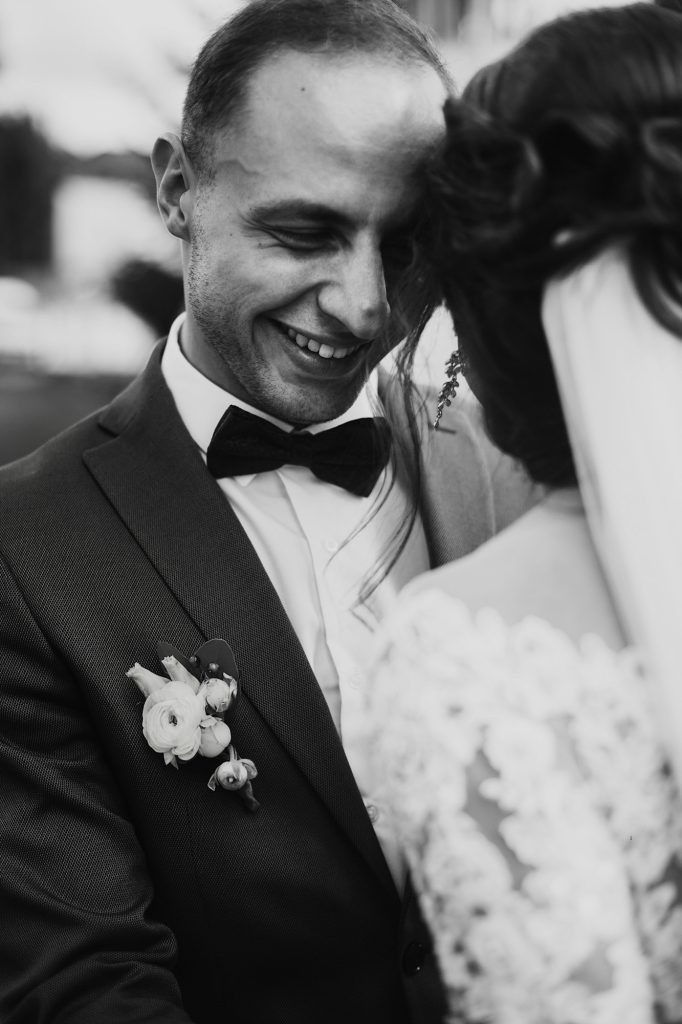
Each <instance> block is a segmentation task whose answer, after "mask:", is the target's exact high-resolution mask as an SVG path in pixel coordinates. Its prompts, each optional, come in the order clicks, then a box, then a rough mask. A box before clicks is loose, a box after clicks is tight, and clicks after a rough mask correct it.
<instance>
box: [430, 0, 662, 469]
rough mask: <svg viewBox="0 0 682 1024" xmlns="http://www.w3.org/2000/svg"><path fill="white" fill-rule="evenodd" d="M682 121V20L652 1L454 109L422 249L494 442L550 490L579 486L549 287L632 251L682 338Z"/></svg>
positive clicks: (526, 55) (602, 14) (529, 53)
mask: <svg viewBox="0 0 682 1024" xmlns="http://www.w3.org/2000/svg"><path fill="white" fill-rule="evenodd" d="M678 9H679V4H678ZM681 110H682V18H680V17H679V16H678V14H677V13H673V12H672V11H671V10H670V9H669V8H668V5H667V4H666V5H665V6H656V5H654V4H650V3H636V4H631V5H628V6H624V7H619V8H603V9H594V10H589V11H583V12H580V13H576V14H573V15H569V16H567V17H564V18H561V19H559V20H557V21H555V22H552V23H549V24H547V25H545V26H543V27H541V28H539V29H537V30H536V31H535V32H534V33H532V34H531V35H530V36H529V37H528V38H527V39H526V40H525V41H524V42H523V43H521V45H520V46H519V47H517V48H516V49H515V50H513V51H512V52H511V54H509V56H507V57H506V58H505V59H503V60H501V61H500V62H498V63H496V64H494V65H491V66H490V67H488V68H485V69H484V70H483V71H481V72H479V73H478V74H477V75H476V76H475V77H474V78H473V80H472V81H471V82H470V83H469V85H468V86H467V87H466V89H465V91H464V94H463V97H462V99H461V100H454V101H453V100H451V101H449V103H448V105H447V108H446V120H447V124H448V132H447V138H446V141H445V143H444V144H443V148H442V149H441V152H440V154H439V155H438V156H437V158H436V159H435V161H434V164H433V166H432V168H431V171H430V186H429V190H428V193H429V194H428V198H427V206H428V208H429V217H428V227H427V230H426V233H425V237H424V241H423V251H424V255H425V257H426V258H427V259H429V260H430V261H431V264H432V267H433V271H434V275H435V276H436V277H437V279H438V281H439V284H440V287H441V292H442V294H443V296H444V297H445V301H446V303H447V305H448V306H449V308H450V310H451V312H452V314H453V319H454V321H455V327H456V329H457V333H458V336H459V342H460V351H461V353H462V355H463V358H464V362H465V365H466V367H467V369H468V373H469V375H470V379H471V382H472V385H473V387H474V390H475V391H476V393H477V395H478V397H479V399H480V400H481V404H482V406H483V410H484V413H485V418H486V423H487V426H488V432H489V434H490V435H491V437H492V439H493V441H494V442H495V443H496V444H497V445H498V446H499V447H500V448H501V449H502V450H504V451H506V452H508V453H509V454H511V455H512V456H514V457H516V458H517V459H519V460H520V461H521V462H522V463H523V464H524V465H525V466H526V468H527V469H528V471H529V472H530V474H531V476H532V477H533V478H534V479H535V480H537V481H539V482H541V483H545V484H549V485H558V486H561V485H567V484H571V483H574V482H575V468H574V464H573V458H572V453H571V447H570V444H569V439H568V436H567V431H566V425H565V420H564V417H563V414H562V409H561V404H560V400H559V394H558V389H557V386H556V381H555V378H554V372H553V368H552V362H551V358H550V353H549V350H548V346H547V342H546V337H545V333H544V328H543V325H542V320H541V303H542V294H543V289H544V285H545V284H546V282H547V281H548V280H549V279H550V278H551V277H554V276H557V275H560V274H562V273H565V272H568V271H570V270H571V269H573V268H574V267H576V266H579V265H581V264H582V263H584V262H587V261H588V260H589V259H590V258H592V257H593V256H594V255H595V254H596V253H597V252H599V251H600V250H602V249H603V248H605V247H607V246H609V245H612V244H615V243H619V242H622V243H623V244H624V245H625V247H626V252H627V254H628V258H629V263H630V268H631V271H632V274H633V278H634V282H635V285H636V286H637V288H638V291H639V294H640V296H641V298H642V300H643V301H644V303H645V304H646V305H647V307H648V309H649V310H650V312H651V313H652V314H653V316H654V317H655V318H656V319H657V320H659V322H661V323H663V324H664V325H665V326H666V327H667V328H668V329H671V330H673V331H674V332H675V333H677V334H680V335H682V116H681V114H680V111H681ZM557 238H560V239H561V240H562V241H561V244H557ZM633 373H636V370H635V371H633Z"/></svg>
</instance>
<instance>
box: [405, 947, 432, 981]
mask: <svg viewBox="0 0 682 1024" xmlns="http://www.w3.org/2000/svg"><path fill="white" fill-rule="evenodd" d="M425 957H426V948H425V947H424V946H422V944H421V942H410V943H409V944H408V945H407V946H406V947H405V951H404V953H403V974H407V975H413V974H419V972H420V971H421V969H422V967H423V966H424V959H425Z"/></svg>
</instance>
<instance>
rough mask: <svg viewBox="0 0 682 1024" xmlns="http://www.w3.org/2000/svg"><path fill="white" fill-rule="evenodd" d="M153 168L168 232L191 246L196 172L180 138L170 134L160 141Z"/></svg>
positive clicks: (154, 156) (156, 144) (160, 211)
mask: <svg viewBox="0 0 682 1024" xmlns="http://www.w3.org/2000/svg"><path fill="white" fill-rule="evenodd" d="M152 168H153V170H154V177H155V178H156V202H157V205H158V207H159V213H160V214H161V218H162V220H163V222H164V224H165V225H166V228H167V230H168V231H170V233H171V235H175V237H176V238H179V239H181V240H182V241H183V242H190V241H191V236H192V211H193V206H194V172H193V171H192V168H191V166H190V163H189V160H188V159H187V154H186V153H185V150H184V147H183V145H182V142H181V141H180V139H179V138H178V136H177V135H173V134H172V133H171V132H167V133H166V134H165V135H162V136H160V137H159V138H158V139H157V140H156V142H155V143H154V148H153V149H152Z"/></svg>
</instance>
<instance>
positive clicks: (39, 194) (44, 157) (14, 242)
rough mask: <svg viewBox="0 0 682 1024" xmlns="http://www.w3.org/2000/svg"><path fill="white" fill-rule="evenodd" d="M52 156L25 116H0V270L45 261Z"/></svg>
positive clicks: (17, 270)
mask: <svg viewBox="0 0 682 1024" xmlns="http://www.w3.org/2000/svg"><path fill="white" fill-rule="evenodd" d="M58 177H59V170H58V161H57V157H56V154H55V153H54V151H53V150H52V149H51V147H50V146H49V144H48V142H47V140H46V139H45V137H44V136H43V135H42V133H41V132H40V131H39V130H38V129H37V128H36V127H35V125H34V124H33V121H32V120H31V118H30V117H24V116H7V115H6V116H1V117H0V274H9V275H16V276H20V275H21V274H23V273H25V272H26V271H31V270H35V269H42V268H45V267H47V266H48V265H49V263H50V260H51V256H52V201H53V197H54V191H55V187H56V184H57V179H58Z"/></svg>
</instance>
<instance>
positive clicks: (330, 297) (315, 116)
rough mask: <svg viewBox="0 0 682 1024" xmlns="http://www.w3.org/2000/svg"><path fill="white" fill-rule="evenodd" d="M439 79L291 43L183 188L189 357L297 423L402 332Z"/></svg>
mask: <svg viewBox="0 0 682 1024" xmlns="http://www.w3.org/2000/svg"><path fill="white" fill-rule="evenodd" d="M444 100H445V87H444V85H443V83H442V81H441V79H440V77H439V76H438V74H437V72H436V71H435V70H434V69H432V68H431V67H430V66H428V65H426V64H421V63H414V64H411V65H410V64H407V65H406V64H399V63H396V62H394V61H392V60H387V59H383V60H381V59H379V58H375V57H373V56H370V55H358V54H353V55H350V56H346V55H337V56H330V55H328V54H326V55H323V54H313V55H311V54H302V53H298V52H293V51H283V52H282V53H280V54H279V55H277V56H275V57H274V58H271V59H270V61H269V62H268V63H267V64H266V65H264V66H263V67H261V68H260V69H259V70H258V71H257V72H255V74H254V76H253V78H252V81H251V83H250V87H249V90H248V94H247V99H246V104H245V108H244V110H243V111H242V113H241V115H238V116H237V117H236V119H234V121H233V123H232V124H231V125H229V126H227V127H226V128H224V129H223V130H220V131H218V132H217V133H216V135H215V137H214V146H213V152H212V172H213V173H212V175H211V176H210V180H208V181H204V180H203V178H202V177H201V176H199V177H198V178H196V177H195V179H194V182H193V185H192V187H191V188H190V190H189V193H188V194H187V195H186V196H185V209H186V212H187V214H188V225H189V237H188V242H187V244H186V246H185V279H186V290H187V306H188V315H187V321H186V324H185V330H184V333H183V339H182V343H183V347H184V349H185V352H186V354H187V356H188V357H189V359H190V361H192V362H193V363H194V364H195V365H196V366H197V367H198V368H199V369H200V370H202V372H204V373H205V374H206V375H207V376H208V377H210V378H211V379H213V380H214V381H215V382H216V383H218V384H219V385H221V386H222V387H225V388H227V389H228V390H229V391H231V392H232V393H233V394H234V395H236V396H238V397H239V398H241V399H243V400H245V401H247V402H249V403H250V404H252V405H254V406H256V407H257V408H260V409H262V410H264V411H266V412H269V413H271V414H272V415H274V416H277V417H279V418H280V419H283V420H286V421H288V422H290V423H296V424H307V423H312V422H321V421H324V420H328V419H332V418H334V417H336V416H338V415H340V414H341V413H342V412H343V411H344V410H345V409H347V408H348V407H349V406H350V405H351V404H352V403H353V401H354V400H355V398H356V397H357V395H358V393H359V391H360V389H361V388H362V385H363V383H364V381H365V379H366V377H367V374H368V372H369V371H370V370H371V369H372V368H373V367H374V366H375V365H376V364H377V362H378V361H379V360H380V359H381V358H382V356H383V355H385V353H386V352H387V351H388V350H389V349H390V348H391V347H392V346H393V345H394V344H396V343H397V341H398V340H399V335H398V333H397V331H398V329H397V326H396V324H395V322H394V320H393V318H392V313H391V303H392V300H393V298H394V295H393V291H394V284H395V281H396V279H397V276H398V273H399V271H400V270H402V269H404V264H405V259H406V257H409V253H410V245H411V232H412V227H413V224H414V220H415V217H416V215H417V213H418V209H419V201H420V184H419V181H420V173H419V172H420V169H421V166H422V164H423V161H424V159H425V157H426V155H427V154H428V153H429V152H430V151H431V149H432V148H433V146H434V145H435V144H436V143H437V142H438V140H439V139H440V137H441V135H442V133H443V131H444V126H443V114H442V108H443V103H444Z"/></svg>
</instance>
